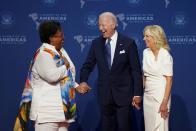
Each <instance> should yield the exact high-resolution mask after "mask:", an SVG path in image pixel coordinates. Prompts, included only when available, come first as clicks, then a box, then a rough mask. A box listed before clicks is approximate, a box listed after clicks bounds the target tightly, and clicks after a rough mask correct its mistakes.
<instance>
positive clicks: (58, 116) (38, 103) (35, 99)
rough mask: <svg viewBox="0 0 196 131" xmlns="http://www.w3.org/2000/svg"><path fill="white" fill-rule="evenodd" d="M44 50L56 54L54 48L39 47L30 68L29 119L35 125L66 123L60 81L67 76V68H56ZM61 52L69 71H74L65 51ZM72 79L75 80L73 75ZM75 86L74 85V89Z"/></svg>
mask: <svg viewBox="0 0 196 131" xmlns="http://www.w3.org/2000/svg"><path fill="white" fill-rule="evenodd" d="M44 48H47V49H50V50H52V51H54V52H56V53H57V54H58V52H57V51H56V49H55V47H54V46H52V45H50V44H47V43H43V45H42V46H41V47H40V52H39V53H38V55H37V57H36V60H35V63H34V65H33V67H32V77H31V86H32V89H33V92H32V103H31V110H30V119H31V120H34V121H36V122H37V123H45V122H62V121H66V119H65V116H64V111H63V104H62V98H61V89H60V80H61V79H62V78H64V77H65V76H67V68H66V66H65V65H62V66H60V67H57V66H56V63H55V61H54V60H53V58H52V56H51V54H49V53H48V52H46V51H44V50H43V49H44ZM61 52H62V55H63V56H64V57H66V58H67V60H68V61H69V63H70V68H71V70H73V71H75V67H74V65H73V63H72V61H71V59H70V57H69V56H68V54H67V53H66V51H65V50H64V49H63V48H62V49H61ZM73 78H75V75H74V76H73ZM74 81H75V79H74ZM77 85H78V84H77V83H75V87H77Z"/></svg>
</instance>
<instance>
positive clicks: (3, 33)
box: [0, 0, 196, 131]
mask: <svg viewBox="0 0 196 131" xmlns="http://www.w3.org/2000/svg"><path fill="white" fill-rule="evenodd" d="M195 5H196V1H195V0H20V1H12V0H1V2H0V58H1V64H0V89H1V95H0V100H1V103H0V104H1V106H0V107H1V108H0V131H12V129H13V125H14V121H15V117H16V115H17V111H18V106H19V101H20V96H21V93H22V90H23V86H24V82H25V77H26V75H27V71H28V66H29V63H30V60H31V58H32V56H33V54H34V52H35V50H36V49H37V48H38V47H39V46H40V44H41V43H40V40H39V36H38V32H37V27H38V25H39V23H40V22H41V21H43V20H58V21H60V22H61V23H62V26H63V29H64V33H65V45H64V47H65V49H66V50H67V51H68V53H69V55H70V57H71V59H72V60H73V62H74V64H75V65H76V68H77V80H79V69H80V67H81V65H82V64H83V62H84V60H85V57H86V55H87V52H88V50H89V47H90V45H91V40H92V39H94V38H95V37H97V36H98V35H99V32H98V27H97V20H98V15H99V14H100V13H102V12H104V11H111V12H113V13H114V14H115V15H116V17H117V18H118V25H119V26H118V30H119V31H120V32H122V33H123V34H125V35H128V36H130V37H132V38H134V39H135V40H136V42H137V46H138V49H139V53H140V59H142V51H143V49H144V48H145V45H144V42H143V34H142V31H143V28H144V27H145V26H146V25H149V24H159V25H161V26H162V27H163V28H164V29H165V32H166V34H167V37H168V41H169V44H170V46H171V54H172V55H173V59H174V81H173V87H172V108H171V117H170V131H196V119H195V118H196V105H195V103H196V101H195V100H196V95H195V92H196V84H195V83H196V82H195V81H196V77H195V74H196V70H195V67H196V61H195V60H194V58H193V57H194V56H195V55H196V53H195V50H196V24H195V23H196V17H195V12H196V9H195V8H196V6H195ZM96 78H97V71H94V72H93V73H92V75H91V77H90V79H89V82H90V86H91V87H92V90H91V92H89V93H88V94H86V95H83V96H82V95H79V94H78V95H77V104H78V120H77V122H76V123H74V124H73V125H71V130H72V131H100V124H99V122H100V112H99V106H98V104H97V91H96V89H97V88H96ZM134 129H135V131H143V130H144V128H143V115H142V110H141V111H135V113H134Z"/></svg>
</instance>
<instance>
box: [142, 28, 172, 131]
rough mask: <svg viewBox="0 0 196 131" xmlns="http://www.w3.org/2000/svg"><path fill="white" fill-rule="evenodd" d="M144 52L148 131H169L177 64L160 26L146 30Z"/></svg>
mask: <svg viewBox="0 0 196 131" xmlns="http://www.w3.org/2000/svg"><path fill="white" fill-rule="evenodd" d="M143 33H144V41H145V43H146V47H147V48H146V49H145V50H144V51H143V76H144V102H143V105H144V121H145V131H168V118H169V109H170V99H171V96H170V95H171V86H172V76H173V60H172V56H171V55H170V53H169V52H168V51H169V45H168V42H167V38H166V35H165V33H164V30H163V29H162V28H161V27H160V26H158V25H150V26H146V27H145V28H144V31H143Z"/></svg>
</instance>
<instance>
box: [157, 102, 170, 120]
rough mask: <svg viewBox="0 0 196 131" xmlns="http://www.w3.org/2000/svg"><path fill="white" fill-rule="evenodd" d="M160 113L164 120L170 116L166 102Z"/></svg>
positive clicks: (162, 105)
mask: <svg viewBox="0 0 196 131" xmlns="http://www.w3.org/2000/svg"><path fill="white" fill-rule="evenodd" d="M159 113H161V117H162V118H163V119H166V118H167V117H168V115H169V109H168V107H167V102H166V101H162V103H161V105H160V108H159Z"/></svg>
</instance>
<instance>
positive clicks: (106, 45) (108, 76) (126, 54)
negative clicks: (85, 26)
mask: <svg viewBox="0 0 196 131" xmlns="http://www.w3.org/2000/svg"><path fill="white" fill-rule="evenodd" d="M116 27H117V20H116V17H115V15H114V14H112V13H111V12H104V13H102V14H101V15H100V16H99V30H100V32H101V33H102V36H100V37H98V38H97V39H95V40H93V41H92V45H91V48H90V51H89V53H88V56H87V59H86V61H85V63H84V64H83V66H82V68H81V72H80V82H81V83H80V86H81V87H82V86H83V87H85V86H86V87H88V84H87V81H88V77H89V75H90V73H91V72H92V70H93V69H94V66H95V65H96V64H97V67H98V97H99V101H100V107H101V119H102V128H103V131H116V130H118V131H130V130H131V117H130V114H131V104H132V105H133V106H135V107H136V108H137V109H139V108H140V103H141V95H142V90H143V88H142V73H141V67H140V63H139V58H138V52H137V46H136V44H135V41H134V40H133V39H130V38H128V37H125V36H123V35H121V34H120V33H118V32H117V31H116ZM84 89H85V88H84ZM86 89H88V88H86ZM84 91H87V90H84Z"/></svg>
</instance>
